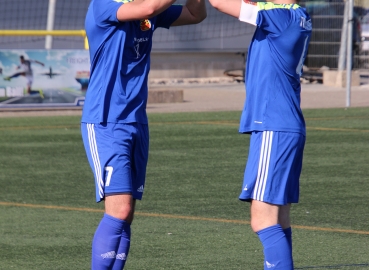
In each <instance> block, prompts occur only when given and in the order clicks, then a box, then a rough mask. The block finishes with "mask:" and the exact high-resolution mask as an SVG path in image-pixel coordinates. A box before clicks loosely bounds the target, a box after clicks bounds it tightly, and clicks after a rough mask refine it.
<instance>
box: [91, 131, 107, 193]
mask: <svg viewBox="0 0 369 270" xmlns="http://www.w3.org/2000/svg"><path fill="white" fill-rule="evenodd" d="M87 133H88V143H89V145H90V151H91V157H92V160H93V163H94V168H95V178H96V185H97V186H98V187H99V195H100V198H104V190H103V187H104V181H103V179H102V174H101V165H100V159H99V153H98V152H97V145H96V137H95V129H94V124H87Z"/></svg>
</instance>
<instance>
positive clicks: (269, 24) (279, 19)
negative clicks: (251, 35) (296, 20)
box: [239, 0, 292, 34]
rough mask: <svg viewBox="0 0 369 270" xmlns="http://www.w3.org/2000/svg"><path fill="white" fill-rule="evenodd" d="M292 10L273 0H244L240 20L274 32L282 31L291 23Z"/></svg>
mask: <svg viewBox="0 0 369 270" xmlns="http://www.w3.org/2000/svg"><path fill="white" fill-rule="evenodd" d="M291 19H292V18H291V12H290V11H289V8H286V7H285V6H281V5H276V4H273V3H271V2H251V1H248V0H242V4H241V11H240V17H239V20H240V21H243V22H246V23H250V24H253V25H256V26H258V27H259V28H261V29H263V30H264V31H267V32H269V33H273V34H279V33H282V32H283V31H284V30H285V29H287V28H288V26H289V25H290V23H291Z"/></svg>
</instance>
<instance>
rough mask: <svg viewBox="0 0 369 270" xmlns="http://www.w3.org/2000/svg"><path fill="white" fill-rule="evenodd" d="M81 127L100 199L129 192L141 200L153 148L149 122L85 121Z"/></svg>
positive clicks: (97, 195)
mask: <svg viewBox="0 0 369 270" xmlns="http://www.w3.org/2000/svg"><path fill="white" fill-rule="evenodd" d="M81 131H82V139H83V144H84V146H85V150H86V154H87V158H88V161H89V163H90V166H91V169H92V171H93V174H94V176H95V186H96V202H100V201H102V200H104V198H105V196H108V195H115V194H127V193H130V194H132V196H133V198H134V199H138V200H141V199H142V195H143V191H144V187H145V177H146V166H147V161H148V152H149V129H148V125H145V124H138V123H128V124H120V123H119V124H116V123H107V124H88V123H81Z"/></svg>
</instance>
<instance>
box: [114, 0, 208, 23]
mask: <svg viewBox="0 0 369 270" xmlns="http://www.w3.org/2000/svg"><path fill="white" fill-rule="evenodd" d="M202 1H203V0H202ZM174 2H175V0H134V1H130V2H128V1H127V3H124V4H123V5H122V6H121V7H120V8H119V9H118V11H117V19H118V20H119V21H121V22H124V21H134V20H142V19H149V18H151V17H154V16H156V15H158V14H160V13H161V12H163V11H164V10H166V9H167V8H168V7H170V6H171V5H172V4H174Z"/></svg>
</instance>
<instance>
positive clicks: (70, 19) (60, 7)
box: [0, 0, 369, 69]
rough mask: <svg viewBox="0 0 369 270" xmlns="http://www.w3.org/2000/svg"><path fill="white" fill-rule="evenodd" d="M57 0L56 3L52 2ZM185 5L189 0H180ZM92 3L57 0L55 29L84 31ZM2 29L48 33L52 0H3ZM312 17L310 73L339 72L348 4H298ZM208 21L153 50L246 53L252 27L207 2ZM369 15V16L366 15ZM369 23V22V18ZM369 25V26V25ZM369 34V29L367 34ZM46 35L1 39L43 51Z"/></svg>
mask: <svg viewBox="0 0 369 270" xmlns="http://www.w3.org/2000/svg"><path fill="white" fill-rule="evenodd" d="M54 1H56V0H54ZM178 1H179V3H184V2H185V1H186V0H178ZM89 2H90V0H78V1H75V0H58V1H56V10H55V18H54V29H55V30H62V29H63V30H79V29H83V28H84V17H85V14H86V11H87V7H88V4H89ZM0 3H1V4H2V16H0V27H1V29H39V30H42V29H46V25H47V17H48V5H49V0H30V1H25V2H24V1H21V0H12V1H9V0H0ZM300 4H301V5H302V6H304V7H306V9H307V11H308V12H309V13H310V15H311V17H312V23H313V34H312V39H311V43H310V46H309V51H308V57H307V59H306V63H305V65H306V66H308V67H309V68H311V69H319V68H321V67H322V66H326V67H329V68H330V69H335V68H337V66H338V60H339V51H340V46H341V38H342V26H343V23H344V10H345V9H344V6H345V1H344V0H325V1H324V0H320V1H316V0H309V1H306V2H301V3H300ZM207 10H208V17H207V19H206V20H205V21H204V22H202V23H201V24H199V25H191V26H184V27H177V28H173V29H171V30H170V31H167V30H159V31H157V33H156V34H155V35H154V45H153V50H154V51H161V52H165V51H172V52H173V51H174V52H176V51H178V52H180V51H191V50H192V51H204V52H207V51H212V52H214V51H223V52H241V53H243V52H246V51H247V47H248V45H249V42H250V40H251V37H252V34H253V32H254V28H253V26H249V25H247V24H243V23H240V22H239V21H238V20H237V19H234V18H231V17H230V16H226V15H224V14H222V13H220V12H218V11H216V10H215V9H214V8H212V7H210V5H209V3H207ZM368 10H369V0H355V8H354V14H355V16H354V31H353V35H352V39H353V45H354V46H353V51H352V53H353V56H354V57H353V62H354V63H353V68H354V69H366V68H368V67H369V56H368V55H369V46H363V43H365V42H369V34H368V38H367V41H365V40H362V38H363V37H362V34H363V18H364V16H365V14H366V13H367V11H368ZM368 16H369V15H368ZM368 22H369V20H368ZM368 27H369V26H368ZM368 32H369V31H368ZM43 48H45V37H4V36H0V49H43ZM52 48H53V49H83V48H84V41H83V39H82V38H79V37H54V39H53V47H52Z"/></svg>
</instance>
